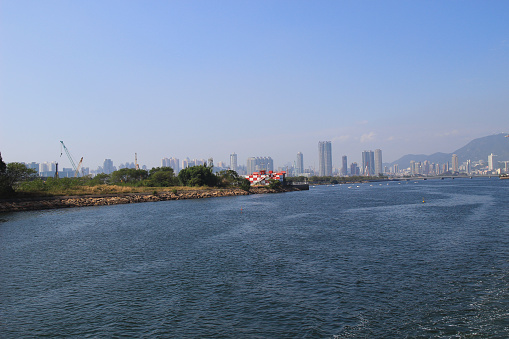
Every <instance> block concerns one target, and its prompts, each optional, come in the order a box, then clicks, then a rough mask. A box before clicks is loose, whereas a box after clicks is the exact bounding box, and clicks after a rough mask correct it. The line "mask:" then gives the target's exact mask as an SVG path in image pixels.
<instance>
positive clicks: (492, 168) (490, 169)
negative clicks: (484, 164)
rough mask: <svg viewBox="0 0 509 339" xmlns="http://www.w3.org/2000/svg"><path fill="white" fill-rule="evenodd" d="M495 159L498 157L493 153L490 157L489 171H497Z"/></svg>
mask: <svg viewBox="0 0 509 339" xmlns="http://www.w3.org/2000/svg"><path fill="white" fill-rule="evenodd" d="M495 157H496V155H495V154H493V153H491V154H490V155H488V171H493V170H494V169H495Z"/></svg>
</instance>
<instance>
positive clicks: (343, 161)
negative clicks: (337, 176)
mask: <svg viewBox="0 0 509 339" xmlns="http://www.w3.org/2000/svg"><path fill="white" fill-rule="evenodd" d="M347 174H348V164H347V158H346V155H343V156H342V157H341V175H347Z"/></svg>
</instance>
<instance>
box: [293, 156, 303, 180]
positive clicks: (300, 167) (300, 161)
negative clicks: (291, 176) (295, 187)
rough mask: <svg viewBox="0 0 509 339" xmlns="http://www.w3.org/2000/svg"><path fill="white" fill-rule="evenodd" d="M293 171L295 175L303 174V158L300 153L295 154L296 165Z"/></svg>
mask: <svg viewBox="0 0 509 339" xmlns="http://www.w3.org/2000/svg"><path fill="white" fill-rule="evenodd" d="M295 170H296V172H297V175H302V173H304V156H303V155H302V153H301V152H299V153H297V164H296V166H295Z"/></svg>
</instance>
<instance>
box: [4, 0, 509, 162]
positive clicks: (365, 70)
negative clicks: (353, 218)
mask: <svg viewBox="0 0 509 339" xmlns="http://www.w3.org/2000/svg"><path fill="white" fill-rule="evenodd" d="M508 22H509V3H508V2H505V1H492V2H490V3H489V4H488V3H485V2H479V1H477V2H476V1H464V2H402V1H388V2H384V3H378V2H358V1H342V2H337V3H336V2H312V3H311V2H303V1H296V2H288V1H276V2H251V3H249V2H248V3H246V2H243V3H239V2H233V1H227V2H226V3H224V2H223V3H220V4H218V3H193V2H183V1H182V2H179V1H174V2H164V1H157V0H156V1H154V2H151V3H148V4H147V3H136V2H121V1H115V0H114V1H108V2H106V3H105V2H98V1H94V0H92V1H87V2H68V3H66V4H65V5H62V4H61V3H58V2H44V3H42V2H32V1H25V0H20V1H8V2H2V3H0V46H1V48H0V77H1V78H2V81H1V82H0V152H2V156H3V159H4V160H5V161H7V162H39V163H42V162H53V161H60V157H59V156H60V144H59V141H60V140H63V141H65V143H66V145H67V147H68V148H69V150H70V151H71V153H72V154H73V156H74V157H75V159H80V158H81V157H83V158H84V160H83V166H85V167H89V168H95V167H97V166H99V165H101V164H102V163H103V161H104V159H111V160H112V161H113V162H114V163H116V164H119V163H124V162H126V161H127V162H129V163H131V162H133V161H134V154H135V153H137V154H138V162H139V163H143V164H146V165H147V166H148V167H157V166H159V165H160V159H162V158H171V157H174V158H178V159H184V158H186V157H192V158H197V159H209V158H211V157H212V158H214V159H216V161H224V162H226V163H229V161H228V159H229V155H230V154H232V152H233V151H235V152H237V154H238V164H245V163H246V161H247V159H248V158H249V157H251V156H257V155H266V156H270V157H272V159H274V161H275V166H283V165H285V164H293V163H294V162H295V161H296V160H295V159H296V158H295V155H296V154H297V152H302V154H303V155H304V163H305V164H304V167H313V168H318V162H319V158H318V154H317V152H316V143H317V141H319V140H330V141H331V143H332V149H333V154H332V161H333V163H332V166H333V167H336V168H341V166H342V164H341V156H343V155H347V156H348V158H349V164H350V163H353V162H357V163H358V164H361V153H362V151H363V150H367V149H368V150H369V149H371V150H375V149H382V150H383V152H384V153H383V156H384V160H385V161H386V162H392V161H394V160H397V159H398V158H400V157H402V156H403V155H406V154H432V153H434V152H443V153H451V152H453V151H454V150H455V149H457V148H459V147H461V146H462V145H464V144H465V143H466V142H468V141H470V140H472V139H475V138H478V137H481V136H486V135H491V134H496V133H501V132H504V131H503V130H502V129H506V127H504V126H508V125H509V115H508V114H507V107H509V97H508V96H507V93H508V92H509V38H508V35H507V32H508ZM486 117H489V119H486ZM243 122H246V123H243ZM64 161H65V160H64ZM64 166H65V167H70V165H64Z"/></svg>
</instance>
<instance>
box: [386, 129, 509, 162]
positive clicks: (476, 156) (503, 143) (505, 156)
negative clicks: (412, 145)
mask: <svg viewBox="0 0 509 339" xmlns="http://www.w3.org/2000/svg"><path fill="white" fill-rule="evenodd" d="M506 135H507V133H501V134H495V135H490V136H487V137H482V138H478V139H474V140H472V141H470V142H469V143H468V144H466V145H465V146H463V147H461V148H460V149H457V150H456V151H454V152H452V153H440V152H439V153H433V154H431V155H425V154H407V155H405V156H403V157H401V158H399V159H398V160H396V161H394V162H392V163H390V164H388V165H389V166H393V165H394V164H398V166H399V168H407V167H409V166H410V161H412V160H413V161H415V162H419V161H420V162H424V160H428V161H429V162H432V163H435V164H437V163H438V164H444V163H446V162H449V164H450V163H451V158H452V155H453V154H456V155H457V156H458V161H459V163H460V164H461V163H463V162H465V161H467V160H471V161H479V160H484V161H486V162H487V161H488V155H490V154H491V153H493V154H495V155H497V158H496V159H497V161H509V138H506V137H505V136H506Z"/></svg>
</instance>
